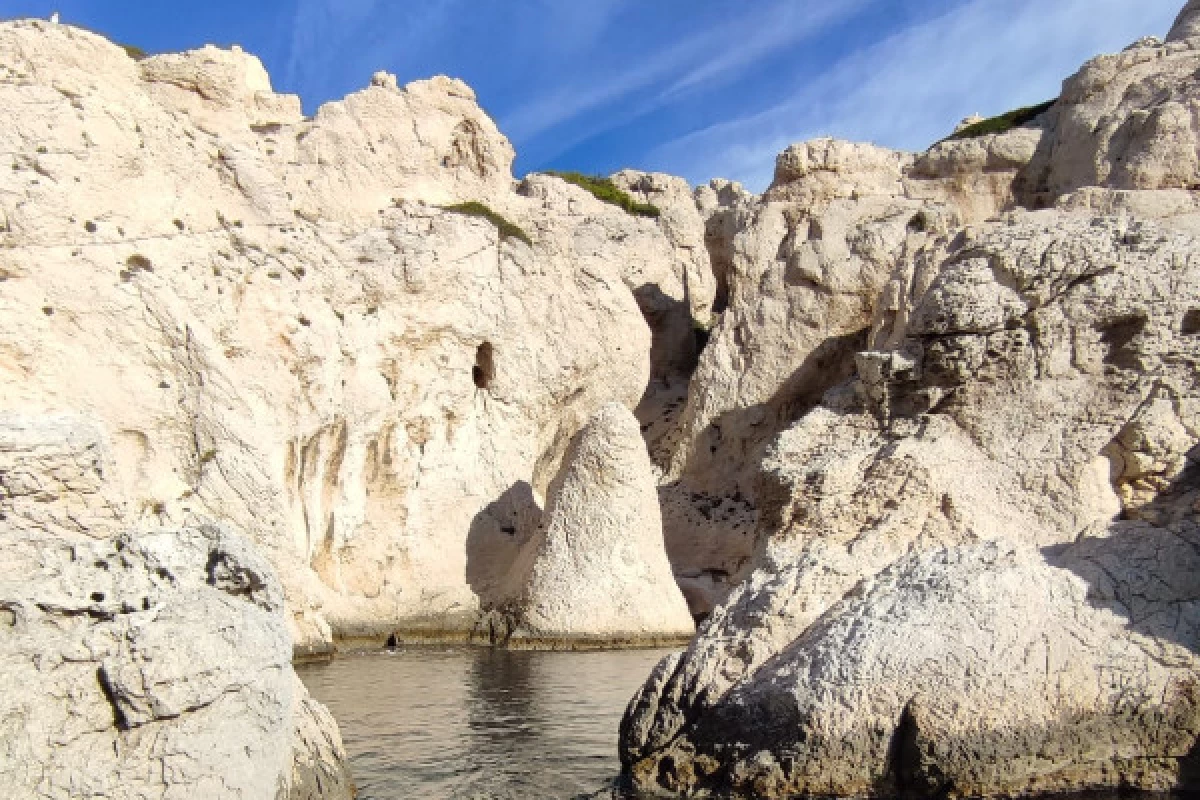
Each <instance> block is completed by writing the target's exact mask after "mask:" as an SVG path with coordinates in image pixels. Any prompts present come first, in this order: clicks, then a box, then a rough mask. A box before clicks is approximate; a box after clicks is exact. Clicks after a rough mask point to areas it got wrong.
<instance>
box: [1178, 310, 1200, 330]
mask: <svg viewBox="0 0 1200 800" xmlns="http://www.w3.org/2000/svg"><path fill="white" fill-rule="evenodd" d="M1180 331H1181V332H1182V333H1183V335H1184V336H1195V335H1196V334H1197V333H1200V308H1193V309H1192V310H1191V311H1188V312H1187V313H1186V314H1184V315H1183V326H1182V327H1181V328H1180Z"/></svg>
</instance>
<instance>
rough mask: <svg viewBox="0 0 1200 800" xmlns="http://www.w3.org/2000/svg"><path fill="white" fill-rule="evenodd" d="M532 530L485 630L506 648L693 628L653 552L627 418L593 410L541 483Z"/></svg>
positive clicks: (655, 514) (653, 523) (610, 409)
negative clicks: (539, 521)
mask: <svg viewBox="0 0 1200 800" xmlns="http://www.w3.org/2000/svg"><path fill="white" fill-rule="evenodd" d="M544 520H545V521H544V523H543V526H542V528H543V529H542V530H539V531H538V533H537V534H536V535H535V536H534V537H533V538H532V539H531V540H530V541H529V542H528V543H527V544H526V546H525V549H524V551H523V552H522V554H521V556H520V557H519V558H518V559H517V561H516V564H515V565H514V567H513V570H512V574H511V575H509V576H508V578H507V581H508V588H507V593H508V595H509V597H510V599H509V600H508V601H507V602H506V604H505V607H504V608H502V609H500V610H498V611H497V612H495V613H494V614H493V615H492V616H491V618H490V619H489V620H488V625H489V627H490V630H489V636H490V637H492V638H495V639H501V640H503V641H504V642H505V643H506V644H508V645H510V646H518V647H521V646H531V645H540V646H562V647H580V646H588V645H593V646H595V645H611V644H616V643H627V642H635V643H636V642H652V641H660V642H667V641H672V640H679V639H685V640H686V639H687V638H689V637H690V636H691V635H692V633H694V631H695V628H694V626H693V624H692V617H691V614H690V613H689V612H688V607H687V603H686V602H685V601H684V599H683V595H682V594H681V593H680V591H679V587H678V586H676V585H675V581H674V579H673V577H672V574H671V565H670V563H669V562H668V561H667V557H666V552H665V551H664V549H663V535H662V521H661V517H660V515H659V510H658V495H657V491H656V482H655V475H654V471H653V468H652V467H651V464H650V458H649V456H648V455H647V453H646V445H645V443H644V442H643V441H642V437H641V434H640V431H639V429H638V423H637V420H636V419H635V418H634V416H633V414H632V413H630V411H629V410H628V409H626V408H625V407H623V406H621V405H619V404H615V403H611V404H609V405H606V406H604V407H603V408H601V409H600V410H599V411H598V412H596V414H595V415H594V416H593V417H592V418H591V420H590V421H589V422H588V423H587V425H585V426H584V428H583V429H582V430H581V431H580V432H579V433H578V434H577V435H576V437H575V440H574V441H573V442H572V444H571V448H570V449H569V450H568V452H567V457H566V460H565V462H564V467H563V471H562V472H561V473H560V474H559V476H558V477H557V478H555V481H554V483H553V484H552V485H551V487H550V501H549V504H548V505H547V507H546V514H545V518H544Z"/></svg>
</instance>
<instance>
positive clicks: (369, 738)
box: [297, 646, 668, 800]
mask: <svg viewBox="0 0 1200 800" xmlns="http://www.w3.org/2000/svg"><path fill="white" fill-rule="evenodd" d="M667 652H668V651H662V650H626V651H614V652H594V653H529V652H509V651H504V650H492V649H489V648H482V647H432V646H423V647H409V648H401V649H399V650H396V651H394V652H386V653H379V654H371V655H362V656H347V657H343V658H339V659H337V660H335V661H333V662H332V663H329V664H313V665H306V666H301V667H297V672H299V674H300V677H301V679H303V681H304V683H305V685H307V686H308V688H309V691H310V692H312V694H313V696H315V697H316V698H317V699H318V700H320V701H321V702H322V703H325V705H326V706H328V707H329V709H330V710H331V711H332V712H333V715H334V717H336V718H337V721H338V725H339V726H340V727H341V730H342V738H343V740H344V741H345V744H346V751H347V753H348V755H349V757H350V764H351V769H352V770H353V773H354V780H355V783H356V784H357V785H358V787H359V798H360V800H399V798H405V800H409V799H410V798H435V799H437V800H441V798H455V799H457V798H480V799H481V800H482V799H483V798H488V799H489V800H491V799H492V798H497V799H505V800H507V799H508V798H513V800H515V799H516V798H521V799H522V800H542V799H543V798H544V799H546V800H550V799H551V798H580V797H601V798H610V797H627V796H628V795H625V794H623V793H620V792H617V791H614V787H615V780H616V777H617V775H618V773H619V771H620V762H619V761H618V759H617V725H618V723H619V722H620V720H621V715H622V714H623V713H624V711H625V705H626V703H628V702H629V698H631V697H632V696H633V693H634V692H635V691H636V690H637V688H638V687H639V686H641V684H642V682H643V681H644V680H645V679H646V676H647V675H649V673H650V670H651V669H652V668H653V667H654V665H655V664H656V663H657V662H658V660H659V659H660V658H662V657H663V656H664V655H666V654H667Z"/></svg>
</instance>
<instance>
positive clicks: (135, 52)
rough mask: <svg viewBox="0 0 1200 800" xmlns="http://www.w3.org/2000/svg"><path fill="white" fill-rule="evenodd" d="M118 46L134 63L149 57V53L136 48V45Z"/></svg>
mask: <svg viewBox="0 0 1200 800" xmlns="http://www.w3.org/2000/svg"><path fill="white" fill-rule="evenodd" d="M118 46H119V47H120V48H121V49H122V50H124V51H125V54H126V55H128V56H129V57H130V58H132V59H133V60H134V61H141V60H142V59H145V58H149V57H150V54H149V53H147V52H146V51H145V50H143V49H142V48H140V47H138V46H137V45H136V44H119V45H118Z"/></svg>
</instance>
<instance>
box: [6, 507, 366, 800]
mask: <svg viewBox="0 0 1200 800" xmlns="http://www.w3.org/2000/svg"><path fill="white" fill-rule="evenodd" d="M0 541H2V542H3V548H4V558H3V560H2V561H0V680H3V682H4V685H5V686H6V687H9V688H8V689H7V690H6V691H4V692H3V693H0V719H3V720H4V723H3V726H2V727H0V783H3V785H4V787H5V789H4V791H5V794H6V796H9V797H21V798H47V800H49V799H50V798H54V799H55V800H59V799H61V800H67V798H91V797H108V798H163V799H164V800H167V799H168V798H185V797H187V798H191V797H211V798H229V799H230V800H234V798H251V797H253V798H293V799H294V800H318V798H319V799H320V800H326V799H328V800H348V798H350V797H351V795H352V790H353V785H352V783H351V781H350V777H349V775H348V773H347V770H346V763H345V753H344V752H343V750H342V745H341V739H340V737H339V735H338V730H337V725H336V724H334V722H333V720H332V719H331V718H330V717H329V714H328V712H327V711H325V710H324V708H322V707H321V706H320V705H319V704H318V703H316V702H315V701H313V700H312V699H311V698H310V697H309V696H308V693H307V691H306V690H305V689H304V687H303V685H302V684H301V683H300V681H299V679H298V678H297V677H296V675H295V673H294V672H293V671H292V668H291V657H292V647H291V641H290V638H289V636H288V630H287V620H286V618H285V616H284V612H283V590H282V587H281V586H280V584H279V581H278V579H277V578H276V577H275V575H274V572H273V570H272V569H271V567H270V565H269V564H268V563H267V562H266V560H265V559H263V558H262V556H260V555H258V554H257V553H255V552H254V551H253V550H252V549H251V548H250V546H249V544H248V543H247V542H246V541H244V540H242V539H241V538H239V537H236V536H234V535H232V534H230V533H228V532H226V531H224V530H222V529H220V528H215V527H202V528H185V529H181V530H170V531H168V530H163V531H158V532H152V533H145V534H142V535H127V534H122V535H119V536H116V537H115V538H111V539H106V540H104V541H97V542H68V541H65V540H64V539H62V538H61V537H58V536H53V535H47V534H46V533H44V532H42V531H34V530H29V529H27V528H25V527H23V526H22V525H21V524H20V523H17V524H13V523H12V522H11V521H5V523H4V528H3V530H2V531H0Z"/></svg>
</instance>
